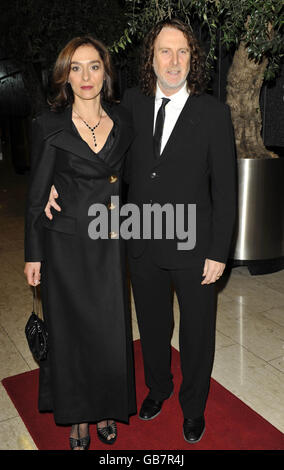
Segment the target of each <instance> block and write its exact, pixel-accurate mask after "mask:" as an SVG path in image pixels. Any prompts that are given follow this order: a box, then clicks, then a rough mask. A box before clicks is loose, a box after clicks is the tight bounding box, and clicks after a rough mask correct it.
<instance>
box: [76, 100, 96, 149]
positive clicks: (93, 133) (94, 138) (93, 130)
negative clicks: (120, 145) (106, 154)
mask: <svg viewBox="0 0 284 470" xmlns="http://www.w3.org/2000/svg"><path fill="white" fill-rule="evenodd" d="M73 111H74V113H75V114H77V116H78V117H79V118H80V119H81V121H83V123H84V124H85V126H87V128H88V129H90V131H91V132H92V136H93V140H94V144H95V147H97V140H96V136H95V129H96V128H97V127H98V126H99V125H100V123H101V119H102V115H100V120H99V122H98V123H97V124H96V125H95V126H94V127H91V126H90V125H89V124H88V123H87V122H86V121H85V120H84V119H83V118H82V117H81V116H80V114H78V113H77V111H75V109H74V108H73Z"/></svg>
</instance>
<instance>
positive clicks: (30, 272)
mask: <svg viewBox="0 0 284 470" xmlns="http://www.w3.org/2000/svg"><path fill="white" fill-rule="evenodd" d="M40 267H41V262H40V261H36V262H33V263H26V264H25V269H24V273H25V275H26V278H27V281H28V284H29V285H30V286H37V285H38V284H40Z"/></svg>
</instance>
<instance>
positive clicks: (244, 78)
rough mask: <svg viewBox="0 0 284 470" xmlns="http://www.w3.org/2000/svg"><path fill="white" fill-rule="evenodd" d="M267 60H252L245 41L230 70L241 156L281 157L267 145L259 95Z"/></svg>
mask: <svg viewBox="0 0 284 470" xmlns="http://www.w3.org/2000/svg"><path fill="white" fill-rule="evenodd" d="M267 62H268V60H267V58H264V59H263V60H262V62H261V63H255V62H254V61H253V60H250V59H249V58H248V53H247V50H246V47H245V44H244V43H243V42H242V41H241V42H240V45H239V48H238V49H237V51H236V52H235V55H234V58H233V62H232V65H231V67H230V69H229V72H228V77H227V104H228V105H229V106H230V108H231V114H232V121H233V126H234V130H235V139H236V149H237V156H238V158H270V157H273V158H277V157H278V155H276V154H275V153H273V152H271V151H269V150H267V149H266V147H265V146H264V143H263V140H262V137H261V126H262V119H261V112H260V106H259V96H260V90H261V87H262V83H263V73H264V71H265V69H266V66H267Z"/></svg>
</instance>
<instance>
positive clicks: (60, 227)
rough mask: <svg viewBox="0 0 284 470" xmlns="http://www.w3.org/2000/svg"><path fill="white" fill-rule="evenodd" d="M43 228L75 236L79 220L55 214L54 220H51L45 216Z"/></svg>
mask: <svg viewBox="0 0 284 470" xmlns="http://www.w3.org/2000/svg"><path fill="white" fill-rule="evenodd" d="M42 226H43V227H44V228H47V229H48V230H55V231H56V232H62V233H69V234H70V235H74V234H75V233H76V231H77V219H76V218H75V217H71V216H69V215H63V214H60V213H59V214H54V213H53V219H52V220H50V219H48V218H47V217H46V215H45V214H44V217H42Z"/></svg>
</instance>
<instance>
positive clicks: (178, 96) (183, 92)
mask: <svg viewBox="0 0 284 470" xmlns="http://www.w3.org/2000/svg"><path fill="white" fill-rule="evenodd" d="M189 94H190V92H189V91H188V90H187V82H185V83H184V85H183V87H182V88H181V89H180V90H179V91H177V92H176V93H174V94H173V95H171V96H165V94H164V93H163V92H162V91H161V88H160V87H159V84H158V83H157V87H156V96H155V100H156V102H157V101H158V100H161V99H162V98H169V99H170V100H171V102H173V103H174V104H176V105H177V106H183V105H184V103H185V102H186V100H187V98H188V97H189Z"/></svg>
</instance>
